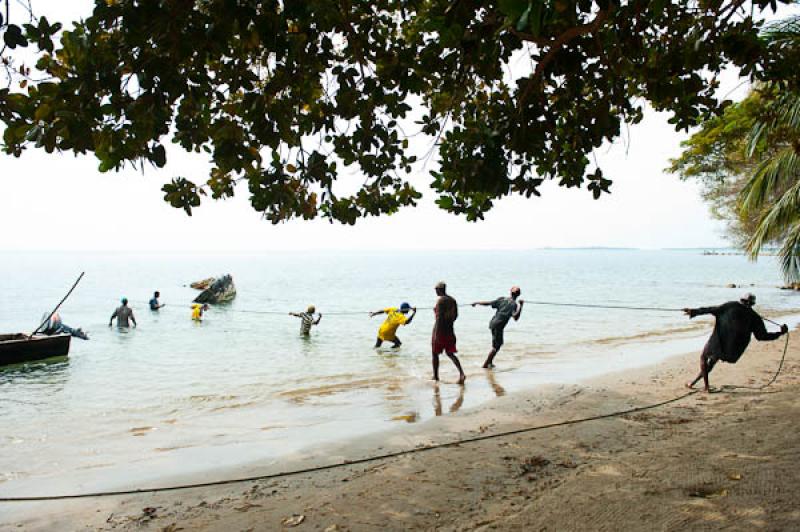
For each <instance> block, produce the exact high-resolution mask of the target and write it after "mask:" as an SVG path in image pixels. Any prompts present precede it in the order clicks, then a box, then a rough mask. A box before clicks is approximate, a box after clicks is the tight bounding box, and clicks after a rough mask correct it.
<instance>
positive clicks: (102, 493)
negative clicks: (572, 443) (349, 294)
mask: <svg viewBox="0 0 800 532" xmlns="http://www.w3.org/2000/svg"><path fill="white" fill-rule="evenodd" d="M696 393H697V391H696V390H693V391H690V392H687V393H685V394H683V395H679V396H677V397H673V398H672V399H667V400H665V401H660V402H658V403H653V404H649V405H645V406H638V407H634V408H629V409H626V410H619V411H616V412H611V413H609V414H599V415H596V416H589V417H583V418H578V419H570V420H567V421H559V422H556V423H547V424H545V425H537V426H534V427H525V428H521V429H515V430H508V431H503V432H497V433H494V434H485V435H483V436H474V437H471V438H464V439H461V440H455V441H451V442H446V443H437V444H433V445H426V446H424V447H415V448H413V449H405V450H402V451H396V452H393V453H385V454H379V455H374V456H368V457H366V458H358V459H355V460H345V461H344V462H336V463H333V464H326V465H321V466H315V467H307V468H303V469H295V470H292V471H284V472H281V473H270V474H266V475H255V476H251V477H240V478H233V479H225V480H215V481H210V482H197V483H194V484H181V485H177V486H164V487H157V488H140V489H130V490H116V491H97V492H91V493H77V494H68V495H41V496H32V497H0V502H32V501H58V500H64V499H86V498H95V497H112V496H118V495H135V494H139V493H160V492H164V491H177V490H185V489H192V488H207V487H211V486H224V485H227V484H239V483H242V482H254V481H258V480H270V479H275V478H285V477H290V476H297V475H305V474H309V473H316V472H318V471H328V470H331V469H338V468H340V467H347V466H353V465H360V464H367V463H370V462H376V461H381V460H388V459H391V458H397V457H400V456H407V455H411V454H416V453H421V452H425V451H432V450H435V449H443V448H446V447H452V446H453V445H462V444H465V443H475V442H480V441H485V440H491V439H495V438H504V437H506V436H513V435H516V434H524V433H527V432H534V431H539V430H546V429H552V428H556V427H565V426H569V425H577V424H579V423H586V422H588V421H598V420H601V419H609V418H613V417H619V416H623V415H626V414H633V413H636V412H642V411H644V410H652V409H654V408H658V407H661V406H665V405H668V404H670V403H675V402H678V401H681V400H683V399H686V398H687V397H689V396H691V395H694V394H696Z"/></svg>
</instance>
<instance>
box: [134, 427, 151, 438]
mask: <svg viewBox="0 0 800 532" xmlns="http://www.w3.org/2000/svg"><path fill="white" fill-rule="evenodd" d="M153 430H156V428H155V427H133V428H132V429H131V430H130V431H129V432H130V433H131V434H133V435H134V436H144V435H146V434H147V433H148V432H150V431H153Z"/></svg>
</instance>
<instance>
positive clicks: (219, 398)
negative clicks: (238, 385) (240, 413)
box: [189, 395, 239, 403]
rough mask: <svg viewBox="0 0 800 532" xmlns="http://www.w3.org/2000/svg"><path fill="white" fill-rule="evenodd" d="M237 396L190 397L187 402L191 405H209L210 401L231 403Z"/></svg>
mask: <svg viewBox="0 0 800 532" xmlns="http://www.w3.org/2000/svg"><path fill="white" fill-rule="evenodd" d="M238 398H239V396H238V395H190V396H189V401H191V402H193V403H209V402H211V401H233V400H236V399H238Z"/></svg>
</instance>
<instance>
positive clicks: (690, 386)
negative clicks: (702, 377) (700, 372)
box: [686, 382, 694, 390]
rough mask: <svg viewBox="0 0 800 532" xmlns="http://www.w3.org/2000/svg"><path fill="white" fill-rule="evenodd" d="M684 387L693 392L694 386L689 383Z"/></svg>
mask: <svg viewBox="0 0 800 532" xmlns="http://www.w3.org/2000/svg"><path fill="white" fill-rule="evenodd" d="M686 387H687V388H689V389H690V390H694V384H692V383H691V382H687V383H686Z"/></svg>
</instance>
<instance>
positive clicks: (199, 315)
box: [192, 303, 208, 321]
mask: <svg viewBox="0 0 800 532" xmlns="http://www.w3.org/2000/svg"><path fill="white" fill-rule="evenodd" d="M206 310H208V305H206V304H203V305H200V304H197V303H195V304H194V305H192V319H193V320H194V321H203V312H205V311H206Z"/></svg>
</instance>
